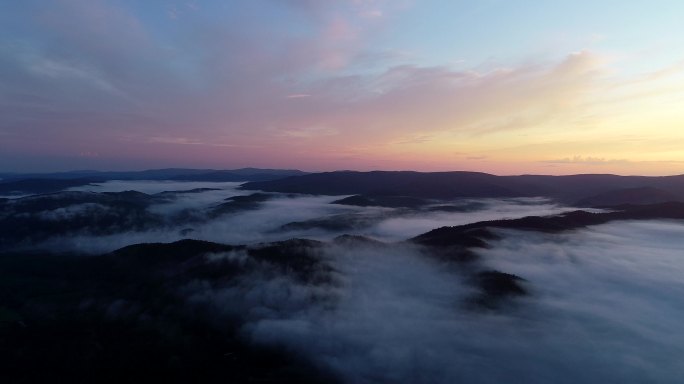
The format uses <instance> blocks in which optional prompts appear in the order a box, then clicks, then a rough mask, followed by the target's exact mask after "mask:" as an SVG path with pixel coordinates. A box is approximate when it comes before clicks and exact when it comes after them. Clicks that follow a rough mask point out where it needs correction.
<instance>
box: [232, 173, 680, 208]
mask: <svg viewBox="0 0 684 384" xmlns="http://www.w3.org/2000/svg"><path fill="white" fill-rule="evenodd" d="M242 188H244V189H249V190H262V191H266V192H283V193H307V194H321V195H359V196H358V197H357V198H355V199H354V200H358V201H359V202H360V204H361V205H368V204H369V202H372V201H374V200H375V201H378V200H379V199H378V197H387V196H404V197H413V198H421V199H454V198H512V197H534V196H545V197H549V198H553V199H556V200H558V201H561V202H563V203H569V204H579V205H581V206H600V205H615V204H654V203H661V202H666V201H684V175H678V176H662V177H649V176H617V175H600V174H596V175H594V174H587V175H571V176H545V175H521V176H496V175H491V174H487V173H479V172H430V173H423V172H410V171H399V172H389V171H373V172H353V171H339V172H325V173H313V174H307V175H302V176H293V177H287V178H283V179H276V180H269V181H255V182H249V183H246V184H244V185H243V186H242Z"/></svg>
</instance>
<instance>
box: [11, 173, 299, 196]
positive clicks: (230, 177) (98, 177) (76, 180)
mask: <svg viewBox="0 0 684 384" xmlns="http://www.w3.org/2000/svg"><path fill="white" fill-rule="evenodd" d="M305 174H306V172H302V171H299V170H289V169H261V168H240V169H230V170H215V169H186V168H167V169H150V170H146V171H131V172H101V171H91V170H85V171H71V172H56V173H0V194H6V195H9V194H32V193H49V192H58V191H62V190H65V189H67V188H72V187H78V186H83V185H88V184H92V183H101V182H104V181H108V180H172V181H217V182H220V181H268V180H275V179H281V178H284V177H288V176H301V175H305Z"/></svg>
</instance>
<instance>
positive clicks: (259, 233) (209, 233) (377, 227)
mask: <svg viewBox="0 0 684 384" xmlns="http://www.w3.org/2000/svg"><path fill="white" fill-rule="evenodd" d="M240 184H241V183H234V182H227V183H220V182H169V181H109V182H105V183H101V184H98V185H92V186H83V187H78V188H73V189H71V190H78V191H93V192H122V191H127V190H136V191H139V192H144V193H148V194H153V193H159V192H164V191H189V190H193V189H199V188H202V189H206V190H203V191H200V192H196V193H185V194H178V195H177V197H176V198H175V200H173V201H172V202H168V203H163V204H157V205H153V206H151V207H150V208H149V210H150V211H151V212H154V213H158V214H165V215H171V214H175V213H178V212H180V211H182V210H184V209H190V210H193V211H194V212H201V211H202V210H205V209H209V208H211V207H213V206H216V205H218V204H220V203H224V202H225V199H226V198H229V197H232V196H244V195H249V194H252V193H255V192H258V191H245V190H240V189H238V187H239V185H240ZM272 195H273V197H272V198H270V199H269V200H267V201H264V202H262V203H260V204H259V206H258V207H257V208H256V209H250V210H244V211H239V212H234V213H228V214H224V215H221V216H219V217H216V218H209V217H207V218H206V220H203V221H202V222H201V223H194V224H192V225H186V224H184V223H178V225H176V226H172V227H171V228H163V229H154V230H150V231H145V232H126V233H117V234H112V235H107V236H90V235H87V234H74V235H73V236H68V237H61V238H59V239H52V240H50V241H48V242H47V243H45V244H43V245H42V246H44V247H60V248H68V249H72V250H78V251H82V252H90V253H100V252H107V251H112V250H114V249H117V248H120V247H123V246H126V245H130V244H136V243H141V242H171V241H175V240H180V239H183V238H188V237H189V238H193V239H199V240H207V241H214V242H220V243H228V244H252V243H258V242H267V241H278V240H286V239H290V238H293V237H302V238H309V239H317V240H330V239H332V238H334V237H336V236H339V235H341V234H358V235H364V236H368V237H372V238H375V239H378V240H382V241H390V242H393V241H401V240H405V239H407V238H410V237H413V236H416V235H419V234H421V233H424V232H427V231H429V230H431V229H434V228H438V227H442V226H447V225H461V224H467V223H472V222H477V221H483V220H494V219H501V218H518V217H524V216H530V215H549V214H556V213H561V212H564V211H567V210H570V209H571V208H568V207H564V206H560V205H558V204H555V203H554V202H551V201H549V200H547V199H544V198H520V199H501V200H498V199H480V200H460V201H455V202H453V203H452V204H451V205H452V206H453V207H455V209H451V210H450V211H449V210H440V209H442V208H440V207H443V206H444V205H445V204H446V203H440V204H435V207H433V209H417V210H416V209H406V208H381V207H356V206H348V205H340V204H331V203H332V202H333V201H335V200H339V199H340V198H342V197H345V196H310V195H293V194H287V195H285V194H272ZM446 205H449V204H446ZM453 207H452V208H453ZM461 208H462V209H461ZM292 223H294V224H292ZM288 224H290V225H288ZM183 230H185V231H183Z"/></svg>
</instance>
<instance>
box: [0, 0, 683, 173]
mask: <svg viewBox="0 0 684 384" xmlns="http://www.w3.org/2000/svg"><path fill="white" fill-rule="evenodd" d="M1 4H2V7H3V11H2V12H0V84H2V86H0V110H1V111H2V113H3V116H4V117H3V119H2V121H0V163H1V164H3V165H2V166H1V167H0V168H2V169H0V170H3V171H14V170H58V169H73V168H99V169H131V168H136V169H139V168H150V167H165V166H189V167H213V168H231V167H239V166H264V167H275V166H286V167H295V168H302V169H306V170H329V169H338V168H344V169H348V168H352V169H377V168H382V169H420V170H449V169H469V170H481V171H487V172H493V173H505V174H510V173H532V172H534V173H553V174H562V173H578V172H591V173H597V172H601V173H605V172H612V173H623V174H624V173H646V174H670V173H684V172H682V166H681V165H682V163H683V162H684V151H682V150H679V148H684V134H683V133H681V132H684V130H682V129H681V128H682V126H681V125H682V123H683V122H684V112H679V111H684V104H683V102H682V100H683V98H684V79H682V77H683V75H684V48H682V47H684V23H681V19H682V16H683V15H684V3H682V2H680V1H627V2H625V1H612V0H605V1H593V2H589V1H552V2H551V1H546V2H541V1H500V0H482V1H460V0H459V1H447V0H425V1H418V0H395V1H389V0H329V1H324V0H253V1H208V0H185V1H132V0H128V1H124V0H121V1H115V0H52V1H32V0H28V1H4V2H2V3H1Z"/></svg>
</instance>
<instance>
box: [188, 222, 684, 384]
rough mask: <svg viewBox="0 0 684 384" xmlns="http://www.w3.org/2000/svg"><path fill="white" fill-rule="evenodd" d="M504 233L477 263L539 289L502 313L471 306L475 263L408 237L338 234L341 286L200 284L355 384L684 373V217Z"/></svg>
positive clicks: (200, 292)
mask: <svg viewBox="0 0 684 384" xmlns="http://www.w3.org/2000/svg"><path fill="white" fill-rule="evenodd" d="M500 234H501V235H502V239H501V240H498V241H496V242H494V243H492V247H491V248H490V249H487V250H480V251H479V254H480V255H481V256H482V259H481V261H480V262H478V263H476V265H475V266H470V267H469V268H481V269H496V270H500V271H505V272H509V273H514V274H517V275H518V276H520V277H522V278H524V279H526V280H527V282H526V283H525V286H526V288H527V289H529V290H530V291H531V295H530V296H528V297H524V298H517V299H515V300H513V301H511V302H510V303H508V304H506V305H504V306H503V307H502V308H500V309H498V310H495V311H473V310H471V309H468V308H467V307H465V306H464V305H463V303H464V302H465V300H467V298H468V297H469V296H470V295H472V294H473V288H472V287H471V286H470V285H469V284H467V276H468V274H467V273H464V271H463V270H462V268H463V267H462V266H458V265H447V264H444V263H440V262H437V261H434V260H433V259H430V258H426V257H425V255H423V254H421V253H420V252H419V251H418V250H417V249H415V248H412V247H411V246H406V245H402V246H401V247H398V246H394V247H390V248H382V247H381V248H378V247H376V246H373V245H370V246H356V247H353V248H348V247H345V246H340V245H331V246H329V247H328V248H327V250H326V251H325V253H326V257H328V258H329V259H330V262H331V263H332V265H333V266H334V267H335V269H336V270H337V271H338V274H339V276H338V277H339V284H337V285H334V286H333V287H327V288H326V287H323V288H322V287H319V286H309V285H304V284H301V283H296V282H294V281H289V280H287V279H277V280H273V279H269V280H260V279H259V278H258V277H254V278H253V279H250V280H249V283H247V284H246V285H243V286H241V288H240V290H239V292H235V291H234V290H233V289H229V290H212V289H209V288H206V287H204V288H203V289H197V290H195V291H194V292H193V293H192V295H191V296H192V297H193V299H195V300H200V301H205V302H211V303H213V304H214V305H216V306H217V307H218V308H229V307H231V306H232V305H234V303H235V302H237V301H239V300H244V301H246V303H245V304H244V307H243V308H246V310H245V311H246V315H245V316H247V317H248V319H249V321H248V322H247V324H246V325H245V326H244V329H243V333H244V334H245V335H246V337H248V338H249V339H250V340H252V341H254V342H256V343H259V344H264V345H271V346H272V345H275V346H280V347H284V348H286V349H288V350H290V351H292V353H297V354H300V355H302V356H305V357H306V358H307V359H309V360H312V361H314V362H316V363H317V364H319V365H320V366H322V367H324V368H326V369H330V370H332V371H333V372H335V373H336V374H337V375H339V376H340V377H342V378H343V379H344V381H345V382H349V383H386V382H404V383H568V384H577V383H678V382H681V377H682V375H683V374H684V359H682V357H683V356H684V332H682V326H681V319H682V318H684V281H682V279H681V276H682V273H683V272H684V242H682V241H681V239H682V238H684V225H683V224H682V223H678V222H657V221H650V222H616V223H612V224H605V225H601V226H596V227H591V228H589V229H586V230H580V231H573V232H568V233H565V234H561V235H549V234H537V233H530V232H520V231H501V232H500ZM321 297H330V298H332V299H333V300H332V301H333V302H334V303H335V304H334V305H330V304H329V302H328V301H326V300H320V298H321ZM316 298H318V299H316Z"/></svg>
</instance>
